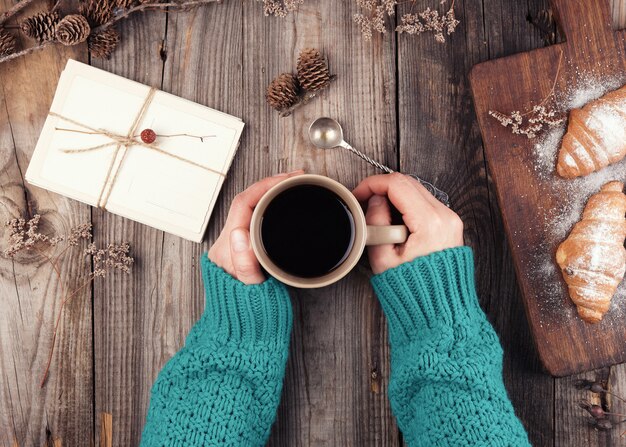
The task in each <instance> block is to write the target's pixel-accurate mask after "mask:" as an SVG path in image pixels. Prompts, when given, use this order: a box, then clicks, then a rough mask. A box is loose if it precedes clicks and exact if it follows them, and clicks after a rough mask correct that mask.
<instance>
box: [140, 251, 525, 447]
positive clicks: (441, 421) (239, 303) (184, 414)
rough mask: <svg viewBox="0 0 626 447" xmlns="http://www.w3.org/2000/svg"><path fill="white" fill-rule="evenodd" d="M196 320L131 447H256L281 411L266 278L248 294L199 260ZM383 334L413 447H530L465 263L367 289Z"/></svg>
mask: <svg viewBox="0 0 626 447" xmlns="http://www.w3.org/2000/svg"><path fill="white" fill-rule="evenodd" d="M202 273H203V277H204V285H205V290H206V310H205V312H204V314H203V316H202V317H201V318H200V321H198V323H197V324H196V325H195V326H194V327H193V329H192V330H191V332H190V334H189V336H188V338H187V341H186V343H185V346H184V347H183V349H181V351H180V352H178V353H177V354H176V355H175V356H174V357H173V358H172V359H171V360H170V361H169V362H168V363H167V364H166V365H165V367H164V368H163V370H162V371H161V373H160V374H159V377H158V378H157V380H156V382H155V384H154V386H153V388H152V398H151V401H150V409H149V411H148V418H147V422H146V426H145V428H144V431H143V438H142V443H141V445H142V446H144V447H156V446H158V447H161V446H168V447H169V446H181V447H182V446H185V447H193V446H246V447H247V446H263V445H265V443H266V442H267V438H268V436H269V433H270V429H271V426H272V423H273V421H274V419H275V417H276V409H277V407H278V403H279V400H280V393H281V388H282V382H283V377H284V373H285V364H286V361H287V353H288V349H289V337H290V332H291V321H292V312H291V304H290V301H289V295H288V293H287V289H286V288H285V286H283V285H282V284H280V283H279V282H278V281H276V280H274V279H269V280H267V281H265V282H264V283H263V284H260V285H253V286H246V285H244V284H242V283H241V282H239V281H237V280H235V279H233V278H232V277H231V276H230V275H228V274H227V273H226V272H224V271H223V270H222V269H221V268H219V267H217V266H216V265H215V264H213V263H211V262H210V261H209V260H208V258H207V257H206V256H204V257H203V259H202ZM372 283H373V285H374V290H375V291H376V294H377V295H378V297H379V299H380V302H381V304H382V307H383V310H384V312H385V315H386V316H387V319H388V323H389V338H390V343H391V378H390V383H389V399H390V400H391V406H392V409H393V412H394V414H395V416H396V418H397V420H398V425H399V427H400V429H401V430H402V433H403V435H404V439H405V440H406V441H407V443H408V445H409V446H411V447H413V446H528V445H529V442H528V439H527V436H526V433H525V431H524V428H523V427H522V424H521V423H520V422H519V420H518V419H517V418H516V417H515V414H514V412H513V407H512V406H511V403H510V401H509V399H508V397H507V393H506V390H505V388H504V385H503V383H502V348H501V347H500V344H499V342H498V338H497V336H496V334H495V332H494V331H493V328H492V327H491V326H490V325H489V323H488V322H487V319H486V317H485V314H484V313H483V312H482V310H481V309H480V307H479V305H478V299H477V297H476V291H475V286H474V264H473V259H472V252H471V250H470V249H469V248H467V247H460V248H454V249H449V250H444V251H441V252H437V253H433V254H431V255H429V256H425V257H421V258H417V259H416V260H414V261H412V262H408V263H405V264H402V265H401V266H399V267H396V268H394V269H390V270H387V271H386V272H384V273H382V274H380V275H376V276H375V277H374V278H373V279H372Z"/></svg>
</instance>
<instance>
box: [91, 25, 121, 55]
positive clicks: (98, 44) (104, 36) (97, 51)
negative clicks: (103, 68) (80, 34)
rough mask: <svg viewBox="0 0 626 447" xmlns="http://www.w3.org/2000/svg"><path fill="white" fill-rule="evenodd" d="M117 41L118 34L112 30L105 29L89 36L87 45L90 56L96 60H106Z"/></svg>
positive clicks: (118, 39)
mask: <svg viewBox="0 0 626 447" xmlns="http://www.w3.org/2000/svg"><path fill="white" fill-rule="evenodd" d="M119 41H120V35H119V33H118V32H117V31H116V30H115V29H114V28H107V29H105V30H104V31H101V32H99V33H96V34H92V35H91V36H89V40H88V41H87V44H88V45H89V51H90V52H91V56H93V57H95V58H96V59H108V58H110V57H111V53H113V50H115V47H117V44H118V42H119Z"/></svg>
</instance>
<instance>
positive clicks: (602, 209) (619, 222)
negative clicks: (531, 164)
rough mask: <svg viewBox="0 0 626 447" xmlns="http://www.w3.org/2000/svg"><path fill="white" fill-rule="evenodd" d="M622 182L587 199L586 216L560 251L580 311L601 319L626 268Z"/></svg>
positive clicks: (591, 320) (589, 318)
mask: <svg viewBox="0 0 626 447" xmlns="http://www.w3.org/2000/svg"><path fill="white" fill-rule="evenodd" d="M623 189H624V185H623V183H621V182H609V183H607V184H605V185H604V186H603V187H602V189H601V190H600V192H597V193H596V194H594V195H593V196H591V198H590V199H589V201H588V202H587V205H585V209H584V211H583V216H582V219H581V220H580V221H579V222H577V223H576V225H574V228H573V229H572V232H571V233H570V234H569V236H568V237H567V239H565V241H563V242H562V243H561V245H559V248H558V249H557V251H556V262H557V263H558V264H559V266H560V267H561V272H562V273H563V278H564V279H565V282H566V283H567V285H568V289H569V295H570V297H571V299H572V301H573V302H574V304H576V306H577V307H578V314H579V315H580V316H581V318H582V319H583V320H585V321H588V322H589V323H597V322H598V321H600V320H601V319H602V317H603V316H604V314H605V313H606V312H607V311H608V310H609V305H610V303H611V298H612V297H613V295H614V294H615V290H617V286H618V285H619V283H620V282H621V281H622V279H623V278H624V271H626V249H624V239H625V238H626V219H625V218H624V213H626V195H624V193H623V192H622V190H623Z"/></svg>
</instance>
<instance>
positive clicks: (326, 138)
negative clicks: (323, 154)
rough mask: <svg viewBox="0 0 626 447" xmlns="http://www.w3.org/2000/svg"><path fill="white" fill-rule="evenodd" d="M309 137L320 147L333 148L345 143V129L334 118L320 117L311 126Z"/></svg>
mask: <svg viewBox="0 0 626 447" xmlns="http://www.w3.org/2000/svg"><path fill="white" fill-rule="evenodd" d="M309 139H310V140H311V143H313V144H314V145H315V146H317V147H318V148H320V149H332V148H333V147H337V146H341V143H343V129H342V128H341V125H340V124H339V123H338V122H337V121H335V120H334V119H332V118H326V117H323V118H318V119H316V120H315V121H313V122H312V123H311V125H310V126H309Z"/></svg>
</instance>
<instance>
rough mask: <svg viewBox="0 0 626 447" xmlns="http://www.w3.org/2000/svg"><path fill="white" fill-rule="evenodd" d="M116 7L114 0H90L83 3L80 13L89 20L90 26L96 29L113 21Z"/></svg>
mask: <svg viewBox="0 0 626 447" xmlns="http://www.w3.org/2000/svg"><path fill="white" fill-rule="evenodd" d="M114 6H115V5H114V3H113V0H89V1H87V2H86V3H81V4H80V7H79V8H78V11H79V12H80V13H81V14H82V15H83V16H85V17H86V18H87V21H88V22H89V26H91V27H92V28H96V27H98V26H100V25H102V24H104V23H106V22H108V21H109V20H111V17H112V16H113V8H114Z"/></svg>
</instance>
